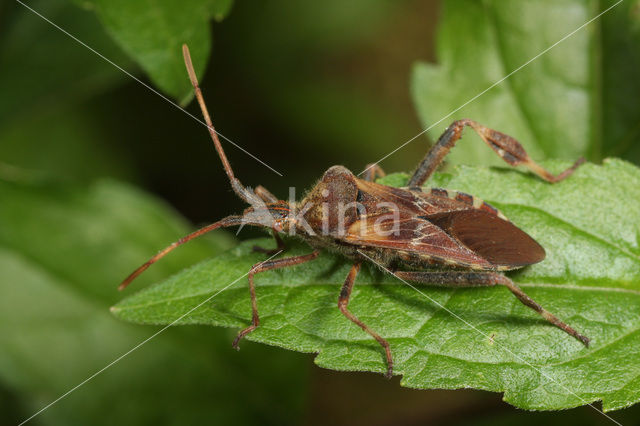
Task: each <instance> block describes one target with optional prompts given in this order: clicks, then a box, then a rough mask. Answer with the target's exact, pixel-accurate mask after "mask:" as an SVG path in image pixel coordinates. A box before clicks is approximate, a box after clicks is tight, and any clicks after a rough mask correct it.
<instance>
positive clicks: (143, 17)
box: [81, 0, 232, 104]
mask: <svg viewBox="0 0 640 426" xmlns="http://www.w3.org/2000/svg"><path fill="white" fill-rule="evenodd" d="M81 3H82V4H83V5H86V6H88V7H91V8H95V11H96V13H97V15H98V17H99V18H100V21H101V22H102V24H103V25H104V27H105V28H106V30H107V31H108V32H109V34H111V36H112V37H113V38H114V40H116V42H117V43H118V44H119V45H120V47H122V49H123V50H124V51H125V52H126V53H128V54H129V55H130V56H131V57H132V58H133V59H134V60H135V61H136V62H137V63H138V64H139V65H140V66H141V67H142V69H143V70H144V71H145V72H146V73H147V74H148V75H149V77H151V80H153V82H154V83H155V84H156V85H157V86H158V87H159V88H160V89H161V90H162V91H164V92H166V93H168V94H169V95H171V96H173V97H174V98H176V99H178V100H179V101H180V103H181V104H185V103H187V101H188V100H190V99H191V97H192V88H191V84H190V83H189V79H188V78H187V74H186V71H185V68H184V60H183V58H182V44H183V43H187V44H188V45H189V49H190V51H191V57H192V59H193V64H194V67H195V70H196V73H197V74H198V75H202V74H203V71H204V69H205V66H206V64H207V59H208V57H209V52H210V50H211V31H210V28H209V26H210V24H209V20H210V19H211V18H214V19H216V20H217V21H220V20H222V19H223V18H224V17H225V16H226V15H227V14H228V13H229V10H230V9H231V5H232V0H207V1H202V0H187V1H185V0H145V1H128V0H86V1H83V2H81Z"/></svg>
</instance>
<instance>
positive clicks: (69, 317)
mask: <svg viewBox="0 0 640 426" xmlns="http://www.w3.org/2000/svg"><path fill="white" fill-rule="evenodd" d="M0 200H2V202H0V270H1V271H2V274H1V277H0V347H2V350H1V351H0V381H1V383H2V386H0V387H1V388H7V389H11V390H12V391H13V392H15V394H16V395H17V398H16V399H19V401H20V402H21V404H20V405H19V406H17V407H15V409H14V411H15V412H13V413H12V412H9V413H6V412H3V413H2V414H1V415H0V419H1V420H0V422H2V423H3V424H4V423H6V424H17V423H19V422H20V421H23V420H25V419H26V418H27V417H29V416H30V415H32V414H34V413H35V412H36V411H37V410H40V409H41V408H42V407H44V406H45V405H47V404H49V403H50V402H52V401H54V400H55V399H56V398H58V397H59V396H61V395H62V394H63V393H65V392H67V391H68V390H70V389H71V388H73V387H74V386H76V385H78V384H79V383H80V382H82V381H83V380H85V379H87V378H88V377H89V376H91V375H92V374H94V373H95V372H97V371H98V370H100V369H102V368H103V367H105V366H107V365H108V364H109V363H111V362H112V361H114V360H115V359H117V358H118V357H120V356H121V355H123V354H125V353H126V352H127V351H129V350H131V349H133V348H134V347H135V346H136V345H138V344H140V343H141V342H143V341H144V340H145V339H148V338H149V337H150V336H152V335H153V334H154V333H156V332H157V331H159V329H152V328H140V327H134V326H132V325H129V324H124V323H122V322H120V321H117V320H116V319H115V318H113V317H112V316H111V315H110V314H109V312H108V307H109V306H110V304H111V303H112V302H113V301H114V300H116V299H117V298H119V297H120V296H119V295H118V292H117V291H116V287H117V285H118V283H119V281H121V280H122V278H123V277H124V276H126V274H127V273H128V271H131V270H132V269H133V268H135V267H136V266H138V264H139V262H141V261H143V260H144V259H145V258H146V257H147V256H148V255H149V254H151V253H153V252H155V251H156V250H157V249H158V248H159V247H162V246H164V245H166V244H168V243H170V242H172V241H175V240H176V239H177V238H179V237H180V236H182V235H184V234H186V233H187V232H188V229H187V228H188V227H187V226H186V224H185V223H184V221H183V220H182V219H181V218H179V217H178V215H177V214H176V213H175V212H174V211H172V210H171V209H170V208H169V207H168V206H167V205H166V204H165V203H162V202H159V201H158V200H156V199H154V198H151V197H149V196H148V195H146V194H144V193H142V192H141V191H138V190H135V189H132V188H130V187H128V186H126V185H123V184H119V183H116V182H113V181H98V182H97V183H95V184H92V185H91V186H89V187H87V188H84V187H80V186H74V187H71V186H61V185H58V184H54V183H50V182H41V181H31V182H25V181H10V180H7V179H4V178H2V179H0ZM231 244H232V239H231V238H230V237H228V235H227V234H224V233H217V234H216V235H212V236H210V238H208V239H202V240H198V241H193V243H192V244H189V245H187V246H185V247H184V249H185V250H180V252H179V253H176V256H175V257H174V256H172V257H173V259H167V262H163V263H162V264H158V265H157V266H158V268H157V269H156V268H154V269H156V271H149V272H150V273H151V274H152V275H155V276H156V278H157V277H159V276H162V275H166V274H171V273H173V272H176V271H177V270H179V269H180V267H182V266H183V265H184V264H190V263H193V262H198V261H200V260H202V259H205V258H207V257H209V256H211V255H212V254H216V253H219V252H220V251H221V250H223V249H225V248H228V247H229V246H230V245H231ZM142 278H143V279H145V280H147V279H148V278H145V277H142ZM232 338H233V336H232V335H231V334H229V333H226V332H225V331H224V330H214V329H209V328H203V327H199V328H195V327H182V328H180V329H168V330H166V331H164V332H162V333H161V334H159V335H158V336H156V337H154V338H153V339H151V340H150V341H149V342H147V343H146V344H144V345H143V346H141V347H139V349H136V350H135V351H133V352H131V353H130V354H129V355H127V356H125V357H124V358H122V359H121V360H119V361H118V362H117V363H115V364H114V365H113V366H111V367H109V368H108V369H106V370H105V371H104V372H102V373H101V374H99V375H97V376H96V377H95V378H93V379H92V380H90V381H89V382H87V383H86V384H84V385H83V386H81V387H79V388H78V389H77V390H75V391H74V392H73V393H71V394H69V396H67V397H65V398H63V399H61V400H60V401H59V402H57V403H56V404H54V405H53V406H51V407H50V408H49V409H47V410H46V411H44V412H43V413H42V414H40V415H39V416H38V417H37V418H36V419H34V420H37V421H38V422H39V424H46V425H49V424H56V425H58V424H100V425H102V424H104V425H107V424H122V423H135V424H151V423H153V424H203V423H207V422H208V421H210V420H211V418H212V416H214V418H215V419H216V421H220V422H221V423H223V424H231V423H233V424H256V423H259V424H283V423H294V422H295V420H296V418H298V416H299V414H300V413H301V410H302V404H303V395H304V394H303V393H302V392H301V389H302V387H303V386H304V382H305V374H304V371H303V364H302V362H303V360H302V359H301V357H300V356H297V357H295V356H294V354H286V353H283V352H281V351H279V352H276V351H275V350H273V349H268V348H265V347H261V346H257V345H256V346H254V347H253V348H247V350H244V351H243V352H242V353H240V354H239V353H237V352H236V351H234V350H232V349H231V340H232ZM255 359H260V364H256V363H255V362H254V360H255ZM285 378H286V382H287V383H286V385H285V384H282V381H283V380H285ZM248 389H249V390H250V392H251V397H252V398H253V403H252V404H251V405H249V406H247V403H246V397H247V390H248ZM105 401H108V403H107V402H105ZM18 412H19V413H18ZM212 413H213V414H212ZM7 414H8V415H9V416H13V417H15V416H17V415H19V416H20V417H19V418H13V417H10V418H7V417H6V416H7Z"/></svg>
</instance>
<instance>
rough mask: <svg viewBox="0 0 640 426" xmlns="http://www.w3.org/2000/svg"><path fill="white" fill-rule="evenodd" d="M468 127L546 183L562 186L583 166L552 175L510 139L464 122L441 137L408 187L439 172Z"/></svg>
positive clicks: (416, 184)
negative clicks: (566, 179) (564, 181)
mask: <svg viewBox="0 0 640 426" xmlns="http://www.w3.org/2000/svg"><path fill="white" fill-rule="evenodd" d="M465 126H469V127H471V128H472V129H473V130H475V132H476V133H477V134H478V135H480V137H481V138H482V140H484V141H485V142H486V144H487V145H489V146H490V147H491V149H493V150H494V151H495V152H496V153H497V154H498V155H499V156H500V157H501V158H502V159H503V160H504V161H506V162H507V163H509V164H510V165H512V166H518V165H521V164H522V165H524V166H526V167H527V168H529V170H531V171H532V172H533V173H535V174H537V175H538V176H540V177H541V178H542V179H544V180H546V181H547V182H552V183H555V182H559V181H561V180H563V179H565V178H566V177H568V176H569V175H571V173H573V171H574V170H575V169H576V168H577V167H578V166H579V165H580V164H582V163H584V158H579V159H578V160H577V161H576V162H575V163H574V164H573V165H572V166H571V167H569V168H568V169H567V170H565V171H563V172H562V173H560V174H559V175H553V174H551V173H550V172H549V171H547V170H546V169H544V168H542V167H541V166H540V165H538V164H537V163H536V162H534V161H533V160H532V159H531V158H530V157H529V154H527V152H526V151H525V150H524V148H523V147H522V145H520V142H518V141H517V140H515V139H514V138H512V137H511V136H509V135H506V134H504V133H501V132H498V131H496V130H493V129H489V128H488V127H485V126H483V125H482V124H479V123H476V122H475V121H472V120H468V119H463V120H458V121H454V122H453V123H452V124H451V125H450V126H449V127H448V128H447V130H445V132H444V133H443V134H442V136H440V138H439V139H438V141H437V142H436V144H435V145H434V146H433V147H431V149H430V150H429V152H427V155H426V156H425V157H424V159H423V160H422V161H421V162H420V164H419V165H418V167H417V168H416V171H415V172H414V173H413V176H412V177H411V179H410V180H409V184H408V186H422V184H423V183H424V182H425V181H426V180H427V179H429V177H430V176H431V175H432V174H433V172H435V171H436V169H437V167H438V166H439V165H440V163H442V160H443V159H444V157H445V156H446V155H447V154H448V153H449V150H451V148H453V146H454V145H455V143H456V142H457V141H458V140H459V139H460V138H461V137H462V130H463V129H464V127H465Z"/></svg>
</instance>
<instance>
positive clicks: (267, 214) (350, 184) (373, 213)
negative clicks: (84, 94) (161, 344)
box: [120, 46, 589, 376]
mask: <svg viewBox="0 0 640 426" xmlns="http://www.w3.org/2000/svg"><path fill="white" fill-rule="evenodd" d="M183 52H184V56H185V63H186V65H187V70H188V73H189V77H190V79H191V82H192V84H193V86H194V90H195V94H196V98H197V100H198V102H199V104H200V107H201V109H202V113H203V116H204V118H205V121H206V123H207V126H208V128H209V133H210V134H211V137H212V140H213V142H214V146H215V148H216V150H217V152H218V155H219V156H220V159H221V161H222V164H223V166H224V169H225V172H226V173H227V175H228V177H229V180H230V182H231V186H232V188H233V190H234V191H235V192H236V194H237V195H238V196H239V197H240V198H242V199H243V200H245V201H246V202H247V203H249V204H250V205H251V206H250V207H248V208H247V209H246V210H245V211H244V214H243V215H242V216H228V217H226V218H224V219H222V220H220V221H218V222H215V223H213V224H211V225H208V226H205V227H204V228H202V229H200V230H198V231H195V232H193V233H192V234H189V235H187V236H186V237H184V238H182V239H180V240H179V241H177V242H175V243H173V244H172V245H170V246H169V247H167V248H165V249H164V250H162V251H161V252H159V253H158V254H157V255H155V256H154V257H152V258H151V259H150V260H149V261H147V262H146V263H145V264H143V265H142V266H141V267H139V268H138V269H137V270H136V271H134V272H133V273H132V274H131V275H129V277H127V279H125V280H124V281H123V283H122V284H121V285H120V289H123V288H125V287H126V286H127V285H128V284H129V283H130V282H131V281H132V280H133V279H135V278H136V277H137V276H138V275H139V274H140V273H142V272H143V271H144V270H146V269H147V268H148V267H149V266H150V265H151V264H153V263H154V262H156V261H157V260H159V259H160V258H161V257H163V256H165V255H166V254H167V253H169V252H170V251H172V250H173V249H174V248H176V247H177V246H179V245H181V244H183V243H185V242H187V241H190V240H191V239H193V238H196V237H198V236H200V235H202V234H204V233H206V232H209V231H212V230H214V229H217V228H221V227H228V226H237V225H254V226H260V227H264V228H268V229H272V230H273V231H274V237H275V239H276V242H277V244H278V249H277V250H265V249H262V248H259V247H256V250H259V251H263V252H275V253H277V254H279V253H280V252H282V250H283V247H284V243H283V242H282V240H281V239H280V237H279V236H278V233H288V234H290V235H296V236H298V237H300V238H302V239H303V240H305V241H306V242H307V243H308V244H309V245H310V246H311V247H312V248H313V249H314V251H313V252H312V253H309V254H307V255H302V256H293V257H287V258H279V259H269V260H266V261H264V262H260V263H257V264H256V265H254V266H253V267H252V269H251V270H250V272H249V274H248V281H249V290H250V295H251V302H252V321H251V325H250V326H249V327H247V328H245V329H244V330H242V331H241V332H240V333H239V334H238V337H237V338H236V339H235V341H234V342H233V346H234V347H236V348H237V345H238V342H239V341H240V339H242V338H243V337H244V336H246V335H247V334H249V333H250V332H251V331H253V330H254V329H255V328H256V327H258V325H259V322H260V320H259V316H258V308H257V297H256V291H255V285H254V280H253V277H254V275H255V274H257V273H260V272H263V271H268V270H272V269H277V268H283V267H288V266H293V265H298V264H301V263H304V262H308V261H311V260H313V259H315V258H316V257H318V255H319V253H320V251H321V250H329V251H333V252H337V253H340V254H341V255H343V256H345V257H347V258H349V259H350V260H351V261H352V262H353V266H352V268H351V271H350V273H349V275H348V276H347V278H346V280H345V283H344V285H343V287H342V290H341V292H340V296H339V299H338V307H339V309H340V311H341V312H342V313H343V314H344V315H345V316H346V317H347V318H348V319H349V320H351V321H352V322H354V323H355V324H357V325H358V326H359V327H361V328H362V329H363V330H364V331H366V332H367V333H369V334H370V335H371V336H372V337H373V338H375V339H376V340H377V341H378V343H380V345H381V346H382V347H383V349H384V351H385V357H386V361H387V376H391V375H392V373H393V358H392V354H391V349H390V346H389V343H388V342H387V341H386V340H385V339H384V338H382V337H381V336H379V335H378V334H377V333H376V332H375V331H373V330H372V329H370V328H369V327H368V326H367V325H366V324H364V323H363V322H362V321H360V320H359V319H358V318H357V317H356V316H355V315H354V314H353V313H351V312H350V311H349V309H348V303H349V298H350V295H351V290H352V289H353V285H354V283H355V279H356V277H357V274H358V272H359V270H360V265H361V264H362V263H363V262H370V263H376V264H378V266H382V267H384V268H387V269H391V270H393V271H394V275H396V276H397V277H399V278H400V279H404V280H407V281H415V282H421V283H426V284H431V285H439V286H452V287H465V286H493V285H503V286H505V287H507V288H508V289H509V290H510V291H511V292H512V293H513V294H514V295H515V296H516V297H517V298H518V299H519V300H520V301H521V302H522V303H523V304H525V305H526V306H529V307H530V308H532V309H534V310H535V311H536V312H538V313H539V314H540V315H541V316H542V317H543V318H544V319H546V320H547V321H549V322H550V323H552V324H553V325H555V326H556V327H558V328H560V329H562V330H563V331H565V332H566V333H568V334H570V335H572V336H574V337H575V338H577V339H578V340H580V341H581V342H582V343H584V344H585V345H587V346H588V343H589V339H588V338H587V337H585V336H583V335H581V334H580V333H578V332H577V331H576V330H574V329H573V328H571V327H570V326H568V325H567V324H565V323H564V322H562V321H561V320H559V319H558V318H557V317H555V316H554V315H553V314H551V313H550V312H548V311H546V310H545V309H544V308H542V306H540V305H539V304H538V303H536V302H535V301H534V300H532V299H531V298H530V297H529V296H527V295H526V294H525V293H524V292H523V291H522V290H521V289H520V288H519V287H518V286H517V285H516V284H515V283H513V281H511V280H510V279H509V278H507V277H506V276H505V275H503V274H501V273H500V272H499V271H506V270H511V269H518V268H521V267H523V266H526V265H530V264H534V263H537V262H540V261H542V260H543V259H544V257H545V252H544V249H543V248H542V247H541V246H540V245H539V244H538V243H537V242H536V241H535V240H534V239H533V238H531V237H530V236H529V235H528V234H526V233H525V232H524V231H522V230H520V229H519V228H518V227H516V226H515V225H514V224H512V223H511V222H510V221H509V220H508V219H507V218H506V217H505V216H504V215H503V214H502V213H500V212H499V211H498V210H497V209H495V208H494V207H492V206H490V205H489V204H487V203H485V202H483V201H482V200H479V199H477V198H475V197H473V196H471V195H469V194H465V193H462V192H456V191H450V190H446V189H439V188H431V189H427V190H423V189H422V185H423V184H424V182H425V181H426V180H427V179H428V178H429V177H430V176H431V175H432V174H433V172H434V171H435V170H436V168H437V166H438V164H440V163H441V162H442V160H443V158H444V157H445V156H446V154H447V153H448V152H449V150H450V149H451V148H452V147H453V145H454V144H455V142H456V141H457V140H459V139H460V137H461V134H462V129H463V128H464V127H465V126H469V127H471V128H473V129H474V130H475V131H476V132H477V133H478V134H479V135H480V137H481V138H482V139H483V140H484V141H485V142H486V143H487V144H488V145H489V146H490V147H491V148H492V149H493V150H494V151H495V152H496V153H497V154H498V155H499V156H500V157H501V158H503V159H504V160H505V161H506V162H507V163H509V164H511V165H513V166H516V165H520V164H522V165H524V166H526V167H528V168H529V169H530V170H531V171H533V172H534V173H536V174H537V175H538V176H540V177H541V178H543V179H544V180H547V181H549V182H552V183H553V182H558V181H560V180H562V179H564V178H566V177H568V176H569V175H570V174H571V173H572V172H573V171H574V170H575V168H577V167H578V166H579V165H580V164H581V163H582V162H583V160H582V159H580V160H578V161H576V163H575V164H574V165H573V166H572V167H570V168H569V169H567V170H565V171H564V172H562V173H561V174H559V175H557V176H554V175H552V174H551V173H549V172H548V171H546V170H545V169H543V168H542V167H540V166H539V165H538V164H536V163H535V162H534V161H533V160H531V159H530V158H529V156H528V155H527V153H526V152H525V150H524V148H522V146H521V145H520V143H519V142H517V141H516V140H515V139H513V138H512V137H510V136H508V135H505V134H503V133H500V132H497V131H495V130H492V129H489V128H486V127H484V126H482V125H480V124H478V123H476V122H474V121H471V120H459V121H456V122H454V123H453V124H452V125H451V126H449V128H448V129H447V130H446V131H445V133H444V134H443V135H442V136H441V137H440V139H439V140H438V141H437V143H436V144H435V145H434V146H433V147H432V148H431V149H430V150H429V152H428V153H427V155H426V156H425V158H424V159H423V160H422V162H421V163H420V164H419V165H418V168H417V169H416V171H415V172H414V173H413V175H412V176H411V178H410V180H409V187H407V188H394V187H389V186H386V185H382V184H379V183H375V182H374V180H375V178H376V176H383V175H384V172H382V170H381V169H380V168H379V167H378V166H377V165H371V166H369V167H368V168H367V169H366V170H365V172H364V178H363V179H360V178H358V177H356V176H355V175H354V174H353V173H352V172H351V171H349V170H348V169H346V168H345V167H342V166H333V167H331V168H329V169H328V170H327V171H326V172H325V173H324V175H323V177H322V178H321V179H320V181H319V182H318V183H317V184H316V185H315V186H314V187H313V188H312V189H311V190H310V191H309V192H308V193H307V195H306V196H305V197H304V199H303V200H302V201H300V202H296V203H293V204H290V203H288V202H286V201H282V200H278V198H277V197H275V196H274V195H273V194H271V193H270V192H269V191H268V190H267V189H266V188H264V187H262V186H258V187H257V188H256V189H254V190H252V189H251V188H249V187H245V186H243V185H242V183H241V182H240V181H239V180H238V179H237V178H236V177H235V176H234V173H233V170H232V169H231V165H230V164H229V162H228V160H227V158H226V155H225V153H224V150H223V149H222V146H221V144H220V142H219V140H218V138H217V135H216V132H215V130H214V128H213V125H212V124H211V120H210V118H209V114H208V112H207V108H206V105H205V103H204V99H203V97H202V93H201V91H200V88H199V86H198V82H197V79H196V76H195V73H194V71H193V66H192V65H191V59H190V56H189V51H188V49H187V47H186V46H183Z"/></svg>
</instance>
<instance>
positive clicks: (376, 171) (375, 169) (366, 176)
mask: <svg viewBox="0 0 640 426" xmlns="http://www.w3.org/2000/svg"><path fill="white" fill-rule="evenodd" d="M385 176H386V173H385V172H384V170H382V167H380V166H379V165H378V163H372V164H367V167H365V168H364V172H363V173H362V179H363V180H366V181H369V182H373V181H375V180H376V179H377V178H381V177H385Z"/></svg>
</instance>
